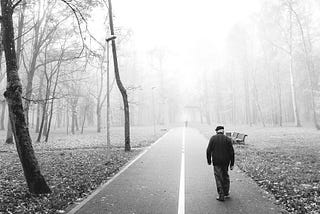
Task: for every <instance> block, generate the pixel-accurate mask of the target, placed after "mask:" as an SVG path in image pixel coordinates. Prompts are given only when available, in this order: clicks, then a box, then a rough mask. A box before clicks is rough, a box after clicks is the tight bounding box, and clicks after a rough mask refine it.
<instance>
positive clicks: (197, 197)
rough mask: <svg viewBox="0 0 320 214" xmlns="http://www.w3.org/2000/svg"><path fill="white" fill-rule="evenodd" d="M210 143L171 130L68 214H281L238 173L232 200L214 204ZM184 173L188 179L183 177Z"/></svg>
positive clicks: (234, 177)
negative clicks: (208, 148)
mask: <svg viewBox="0 0 320 214" xmlns="http://www.w3.org/2000/svg"><path fill="white" fill-rule="evenodd" d="M207 143H208V139H206V138H204V137H203V136H202V135H201V134H200V133H199V132H198V131H197V130H195V129H191V128H176V129H172V130H170V131H169V132H168V133H167V134H166V135H165V136H163V137H162V138H161V139H160V140H158V141H157V142H156V143H155V144H153V145H152V146H151V147H150V148H148V149H147V151H146V152H145V153H144V154H143V155H141V157H139V158H138V159H136V160H135V161H134V162H132V163H131V164H130V166H127V167H126V168H125V170H122V171H121V172H120V173H119V175H117V176H116V177H115V178H114V179H112V180H111V181H109V182H108V183H107V184H105V185H104V186H102V187H101V188H99V189H98V190H97V191H96V192H94V193H93V194H92V195H91V196H89V198H88V199H86V200H85V201H83V202H82V203H80V204H78V205H77V206H73V207H72V209H71V210H70V211H69V212H68V213H69V214H74V213H76V214H100V213H101V214H108V213H112V214H118V213H119V214H120V213H121V214H140V213H141V214H144V213H146V214H157V213H159V214H160V213H163V214H171V213H172V214H184V213H190V214H207V213H208V214H209V213H210V214H211V213H212V214H227V213H230V214H231V213H232V214H234V213H239V214H242V213H243V214H251V213H252V214H256V213H259V214H274V213H280V212H279V209H278V208H277V207H276V206H275V205H274V204H273V203H272V202H271V201H270V200H269V199H268V198H267V197H266V196H267V195H266V194H265V193H264V192H263V191H262V190H261V189H260V188H259V187H258V186H257V185H256V184H255V183H254V182H253V181H252V180H251V179H249V178H248V177H247V176H245V175H244V174H243V173H242V172H241V171H240V170H239V169H238V168H235V169H234V170H233V171H231V173H230V178H231V190H230V192H231V198H230V199H227V200H226V201H225V202H219V201H217V200H215V197H216V196H217V193H216V186H215V182H214V177H213V168H212V166H209V165H207V161H206V154H205V150H206V146H207ZM182 154H184V161H182V159H183V155H182ZM183 168H184V169H185V172H184V173H183V174H184V175H185V176H182V177H181V176H180V175H181V170H182V169H183ZM183 174H182V175H183ZM181 184H182V185H181Z"/></svg>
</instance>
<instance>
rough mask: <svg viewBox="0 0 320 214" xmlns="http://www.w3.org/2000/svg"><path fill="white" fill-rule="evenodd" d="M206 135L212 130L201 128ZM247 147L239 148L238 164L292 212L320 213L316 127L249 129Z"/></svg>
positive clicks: (319, 135) (319, 146) (319, 155)
mask: <svg viewBox="0 0 320 214" xmlns="http://www.w3.org/2000/svg"><path fill="white" fill-rule="evenodd" d="M200 129H201V131H202V132H203V133H205V135H206V136H208V137H209V136H210V135H211V134H213V131H212V129H213V128H212V127H211V128H208V127H204V126H203V127H201V128H200ZM227 130H230V131H233V130H235V131H238V132H242V133H246V134H248V135H249V137H248V138H247V139H246V145H244V146H243V145H236V146H235V151H236V164H237V165H238V166H239V168H241V169H242V170H243V171H244V172H246V174H247V175H249V176H250V177H251V178H253V179H254V180H255V181H256V182H257V183H258V185H259V186H261V187H262V188H263V189H265V190H266V191H268V192H269V193H272V194H273V195H274V197H275V199H276V203H277V204H279V205H281V206H283V207H284V208H285V210H286V211H287V212H288V213H294V214H305V213H310V214H319V213H320V132H319V131H316V130H314V129H312V128H295V127H286V128H285V127H283V128H249V127H230V128H228V129H227Z"/></svg>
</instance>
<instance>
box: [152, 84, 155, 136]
mask: <svg viewBox="0 0 320 214" xmlns="http://www.w3.org/2000/svg"><path fill="white" fill-rule="evenodd" d="M155 88H156V87H152V88H151V92H152V114H153V116H152V118H153V135H154V136H155V135H156V113H155V107H154V106H155V104H154V95H153V89H155Z"/></svg>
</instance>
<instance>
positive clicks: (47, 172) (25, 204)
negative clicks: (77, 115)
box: [0, 127, 163, 214]
mask: <svg viewBox="0 0 320 214" xmlns="http://www.w3.org/2000/svg"><path fill="white" fill-rule="evenodd" d="M131 132H132V134H131V140H132V143H131V145H132V147H134V149H133V150H132V151H131V152H124V150H123V149H122V148H120V147H123V137H122V133H123V130H122V129H113V130H112V138H111V139H112V145H113V148H112V153H111V161H110V162H107V161H106V160H107V157H106V142H105V134H97V133H94V131H92V132H89V133H86V134H83V135H80V134H76V135H73V136H71V135H69V136H65V135H64V134H63V133H61V134H59V133H53V134H52V139H51V140H50V141H49V142H48V143H43V142H42V143H34V147H35V151H36V156H37V158H38V161H39V163H40V167H41V171H42V174H43V175H44V177H45V178H46V180H47V183H48V184H49V186H50V188H51V190H52V193H51V194H47V195H41V196H35V195H31V194H30V193H29V192H28V189H27V186H26V182H25V179H24V177H23V172H22V167H21V164H20V162H19V158H18V155H17V153H16V150H15V147H14V146H8V145H4V144H1V149H0V166H1V171H0V192H1V194H0V213H1V214H4V213H64V209H65V208H66V207H68V205H70V204H71V203H74V202H78V201H81V200H82V199H83V198H84V197H86V196H87V195H89V194H90V193H91V192H92V191H94V190H95V189H96V188H97V187H98V186H100V185H101V184H102V183H105V182H106V181H107V180H108V179H110V177H112V176H113V175H114V174H115V173H116V172H118V171H119V169H120V168H121V167H122V166H124V165H125V164H126V163H127V162H128V161H130V160H131V159H132V158H133V157H135V156H136V155H137V154H139V153H140V152H141V151H142V148H141V147H143V146H148V145H150V144H151V143H152V142H153V141H154V140H155V139H156V138H157V137H159V136H161V135H162V134H163V132H160V131H158V132H157V133H156V135H154V134H153V129H150V128H149V127H139V128H138V127H136V128H132V129H131ZM2 134H3V133H2ZM3 135H4V134H3Z"/></svg>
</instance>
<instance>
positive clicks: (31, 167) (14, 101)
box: [1, 0, 51, 194]
mask: <svg viewBox="0 0 320 214" xmlns="http://www.w3.org/2000/svg"><path fill="white" fill-rule="evenodd" d="M1 11H2V23H3V27H4V39H3V41H4V42H3V44H4V50H5V56H6V66H7V90H6V92H5V93H4V95H5V97H6V99H7V102H8V107H9V118H10V122H11V126H12V131H13V134H14V137H15V141H16V147H17V151H18V155H19V158H20V161H21V164H22V168H23V171H24V175H25V178H26V181H27V184H28V187H29V191H30V192H31V193H34V194H41V193H50V192H51V190H50V188H49V186H48V185H47V183H46V181H45V179H44V177H43V176H42V174H41V172H40V168H39V164H38V161H37V159H36V157H35V154H34V150H33V147H32V143H31V138H30V135H29V129H28V126H27V123H26V120H25V117H24V112H23V106H22V85H21V81H20V78H19V75H18V65H17V56H16V53H15V44H14V38H15V37H14V29H13V21H12V14H13V6H12V2H11V0H1Z"/></svg>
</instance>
